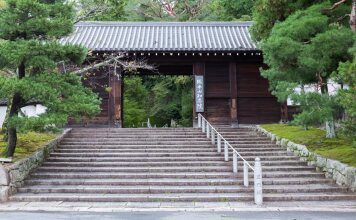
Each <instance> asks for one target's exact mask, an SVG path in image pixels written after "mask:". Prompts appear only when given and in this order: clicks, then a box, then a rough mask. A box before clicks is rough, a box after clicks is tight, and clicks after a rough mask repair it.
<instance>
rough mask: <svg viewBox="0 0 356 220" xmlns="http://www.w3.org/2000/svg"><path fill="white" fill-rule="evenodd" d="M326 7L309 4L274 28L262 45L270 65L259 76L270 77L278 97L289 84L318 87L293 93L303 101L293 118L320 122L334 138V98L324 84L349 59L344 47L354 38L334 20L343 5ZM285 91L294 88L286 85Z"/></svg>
mask: <svg viewBox="0 0 356 220" xmlns="http://www.w3.org/2000/svg"><path fill="white" fill-rule="evenodd" d="M329 7H330V5H329V4H327V3H326V4H318V5H314V6H311V7H309V8H307V9H305V10H300V11H297V12H295V13H294V14H292V15H290V16H289V17H288V18H287V19H286V20H285V21H283V22H280V23H278V24H276V25H275V26H274V27H273V29H272V31H271V34H270V36H269V37H268V38H267V39H266V40H264V41H263V42H262V44H261V46H262V50H263V51H264V61H265V62H266V64H267V65H268V66H269V69H267V70H264V71H263V72H262V75H263V76H264V77H266V78H268V79H269V81H270V84H271V89H272V90H273V93H274V94H275V95H276V96H277V97H279V98H280V99H282V98H285V97H286V87H287V88H288V85H290V86H295V85H296V84H298V85H301V86H303V85H307V84H311V83H314V84H317V85H318V86H320V90H321V94H319V93H316V94H309V93H304V92H302V93H301V94H300V95H294V96H293V97H294V100H295V101H296V102H297V103H302V105H301V107H302V110H303V111H304V113H302V114H300V115H299V116H297V117H296V121H297V122H299V123H300V124H303V125H309V124H310V123H312V122H315V121H323V122H325V123H326V128H327V137H334V136H335V132H334V123H333V120H334V113H335V108H334V107H335V105H334V103H335V101H333V100H332V99H333V97H331V96H329V93H328V89H327V83H328V81H329V79H331V74H332V73H333V72H335V71H336V70H337V68H338V64H339V62H341V61H346V60H348V59H350V56H349V54H348V53H347V50H348V48H349V47H350V46H352V44H353V42H354V39H353V33H352V31H351V30H350V29H349V28H348V27H345V26H344V25H342V24H339V23H337V18H338V17H340V16H341V15H343V14H345V13H347V12H346V11H345V8H339V9H338V10H336V11H333V14H325V13H324V12H323V11H324V9H325V8H329ZM347 10H349V9H347ZM287 91H291V92H292V91H293V90H292V89H291V87H289V90H287ZM318 96H319V97H318ZM315 103H319V105H316V104H315ZM315 112H318V114H314V113H315Z"/></svg>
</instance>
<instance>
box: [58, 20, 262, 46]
mask: <svg viewBox="0 0 356 220" xmlns="http://www.w3.org/2000/svg"><path fill="white" fill-rule="evenodd" d="M251 25H252V22H92V21H87V22H80V23H78V24H77V25H75V32H74V33H73V34H72V35H71V36H69V37H66V38H63V39H61V40H60V42H61V43H63V44H67V43H70V44H79V45H82V46H85V47H87V48H88V49H92V50H94V51H188V52H189V51H192V52H193V51H243V50H258V48H257V46H256V44H255V43H254V42H253V40H252V39H251V35H250V33H249V28H250V26H251Z"/></svg>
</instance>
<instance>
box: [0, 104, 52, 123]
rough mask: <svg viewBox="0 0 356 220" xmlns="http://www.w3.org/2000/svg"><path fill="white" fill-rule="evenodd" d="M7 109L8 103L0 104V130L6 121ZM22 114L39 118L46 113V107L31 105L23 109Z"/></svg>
mask: <svg viewBox="0 0 356 220" xmlns="http://www.w3.org/2000/svg"><path fill="white" fill-rule="evenodd" d="M6 109H7V106H6V102H0V128H1V127H2V125H3V123H4V120H5V116H6ZM21 112H22V113H23V115H25V116H26V117H37V116H38V115H40V114H43V113H45V112H46V107H45V106H43V105H41V104H38V103H30V104H29V105H28V106H26V107H23V108H21Z"/></svg>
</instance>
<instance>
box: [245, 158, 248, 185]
mask: <svg viewBox="0 0 356 220" xmlns="http://www.w3.org/2000/svg"><path fill="white" fill-rule="evenodd" d="M248 185H249V182H248V166H247V162H246V161H244V186H246V187H247V186H248Z"/></svg>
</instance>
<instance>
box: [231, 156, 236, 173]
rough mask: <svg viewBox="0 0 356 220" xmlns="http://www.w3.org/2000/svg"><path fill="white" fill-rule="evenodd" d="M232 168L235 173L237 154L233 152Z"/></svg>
mask: <svg viewBox="0 0 356 220" xmlns="http://www.w3.org/2000/svg"><path fill="white" fill-rule="evenodd" d="M232 166H233V172H234V173H237V153H236V152H235V151H233V153H232Z"/></svg>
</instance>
